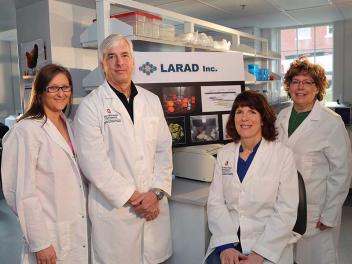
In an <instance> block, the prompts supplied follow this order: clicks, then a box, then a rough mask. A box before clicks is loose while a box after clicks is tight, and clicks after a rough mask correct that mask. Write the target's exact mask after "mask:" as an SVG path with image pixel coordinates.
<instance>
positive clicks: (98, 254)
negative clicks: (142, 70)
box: [74, 34, 172, 264]
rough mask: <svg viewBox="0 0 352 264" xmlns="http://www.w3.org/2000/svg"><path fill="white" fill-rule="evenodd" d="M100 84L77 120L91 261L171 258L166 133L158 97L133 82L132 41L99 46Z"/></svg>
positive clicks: (115, 38)
mask: <svg viewBox="0 0 352 264" xmlns="http://www.w3.org/2000/svg"><path fill="white" fill-rule="evenodd" d="M99 61H100V64H101V66H102V69H103V72H104V75H105V79H106V80H105V82H104V83H103V84H102V85H101V86H100V87H98V88H97V89H95V90H94V91H92V92H91V93H90V94H89V95H87V96H86V97H85V98H84V99H83V101H82V103H81V104H80V106H79V108H78V111H77V114H76V117H75V121H74V124H75V128H76V140H77V143H78V149H77V154H78V160H79V164H80V166H81V169H82V171H83V173H84V175H85V176H86V177H87V179H88V180H89V182H90V186H89V198H88V203H89V216H90V219H91V222H92V262H93V263H106V264H110V263H128V264H142V263H143V264H149V263H150V264H155V263H161V262H163V261H165V260H166V259H167V258H169V257H170V256H171V253H172V247H171V235H170V216H169V206H168V200H167V197H166V196H164V194H167V195H170V193H171V179H172V177H171V172H172V154H171V144H172V141H171V135H170V132H169V130H168V127H167V124H166V121H165V118H164V114H163V110H162V106H161V104H160V101H159V98H158V97H157V96H156V95H154V94H152V93H151V92H149V91H147V90H145V89H143V88H141V87H138V86H135V85H134V83H133V82H132V80H131V78H132V73H133V69H134V57H133V47H132V43H131V42H130V41H129V40H128V39H126V38H124V37H122V36H120V35H116V34H113V35H110V36H108V37H107V38H106V39H105V40H104V41H103V42H102V43H101V45H100V47H99Z"/></svg>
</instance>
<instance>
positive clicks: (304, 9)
mask: <svg viewBox="0 0 352 264" xmlns="http://www.w3.org/2000/svg"><path fill="white" fill-rule="evenodd" d="M38 1H43V0H0V6H1V9H0V32H3V31H7V30H11V29H14V28H15V27H16V18H15V10H16V8H22V7H23V6H26V5H28V4H31V3H33V2H38ZM54 1H63V2H70V3H74V4H77V5H82V6H85V7H90V8H95V0H54ZM137 2H142V3H146V4H149V5H155V6H158V7H160V8H163V9H168V10H171V11H174V12H177V13H181V14H185V15H188V16H192V17H196V18H199V19H203V20H207V21H211V22H214V23H217V24H221V25H224V26H228V27H232V28H244V27H259V28H274V27H291V26H297V25H299V26H302V25H312V24H322V23H331V22H334V21H339V20H349V19H352V0H294V1H293V0H138V1H137Z"/></svg>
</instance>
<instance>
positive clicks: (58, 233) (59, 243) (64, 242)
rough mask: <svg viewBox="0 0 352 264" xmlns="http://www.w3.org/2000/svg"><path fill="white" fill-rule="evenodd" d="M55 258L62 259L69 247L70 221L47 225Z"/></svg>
mask: <svg viewBox="0 0 352 264" xmlns="http://www.w3.org/2000/svg"><path fill="white" fill-rule="evenodd" d="M49 230H50V233H51V235H52V242H53V246H54V249H55V251H56V256H57V260H64V259H65V256H66V255H67V254H68V253H69V251H70V249H71V237H70V236H71V232H70V231H71V221H62V222H59V223H56V224H53V225H52V226H51V227H50V226H49Z"/></svg>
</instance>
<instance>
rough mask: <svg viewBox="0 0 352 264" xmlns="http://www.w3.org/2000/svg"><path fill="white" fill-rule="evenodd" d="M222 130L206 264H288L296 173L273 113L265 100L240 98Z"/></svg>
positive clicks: (249, 93) (210, 206)
mask: <svg viewBox="0 0 352 264" xmlns="http://www.w3.org/2000/svg"><path fill="white" fill-rule="evenodd" d="M226 131H227V134H228V135H229V136H231V138H232V139H233V142H232V143H229V144H227V145H225V146H224V147H223V148H222V149H221V150H220V151H219V152H218V154H217V162H216V167H215V171H214V179H213V182H212V183H211V186H210V190H209V198H208V204H207V213H208V223H209V229H210V231H211V233H212V237H211V239H210V243H209V250H208V253H207V259H206V263H207V264H220V263H221V264H238V263H241V264H257V263H258V264H261V263H279V264H289V263H293V243H292V241H295V239H294V234H293V232H292V228H293V226H294V224H295V222H296V216H297V205H298V181H297V170H296V166H295V164H294V158H293V153H292V151H291V150H290V149H289V148H287V147H286V146H284V145H283V144H282V143H280V142H278V141H277V140H276V137H277V133H276V130H275V114H274V112H273V110H272V109H271V107H270V106H269V104H268V102H267V100H266V99H265V97H264V96H263V95H262V94H259V93H258V92H254V91H245V92H243V93H241V94H239V95H238V96H237V98H236V100H235V102H234V104H233V106H232V110H231V112H230V116H229V119H228V122H227V125H226Z"/></svg>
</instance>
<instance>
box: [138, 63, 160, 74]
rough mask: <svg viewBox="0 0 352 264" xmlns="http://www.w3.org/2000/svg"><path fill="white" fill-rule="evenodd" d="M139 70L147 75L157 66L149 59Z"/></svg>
mask: <svg viewBox="0 0 352 264" xmlns="http://www.w3.org/2000/svg"><path fill="white" fill-rule="evenodd" d="M139 70H140V71H141V72H143V73H144V74H146V75H150V74H151V73H153V72H155V71H156V70H157V68H156V66H154V65H153V64H151V63H150V62H149V61H147V62H146V63H144V64H143V65H142V66H140V67H139Z"/></svg>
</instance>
